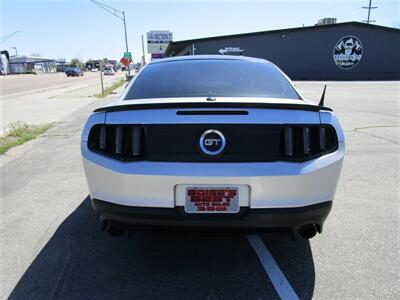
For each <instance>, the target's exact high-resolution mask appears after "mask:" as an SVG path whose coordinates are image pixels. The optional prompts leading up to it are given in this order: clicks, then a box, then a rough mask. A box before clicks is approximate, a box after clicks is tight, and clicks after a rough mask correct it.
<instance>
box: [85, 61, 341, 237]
mask: <svg viewBox="0 0 400 300" xmlns="http://www.w3.org/2000/svg"><path fill="white" fill-rule="evenodd" d="M323 102H324V101H323V97H322V98H321V101H320V103H319V105H316V104H314V103H313V102H311V101H310V100H307V99H305V98H304V97H303V96H301V94H300V93H299V91H297V90H296V88H295V87H294V85H293V83H292V82H291V81H290V79H289V78H288V77H287V76H286V75H285V74H284V73H283V72H282V71H281V70H280V69H279V68H278V67H276V66H275V65H274V64H272V63H270V62H268V61H265V60H261V59H255V58H248V57H242V56H223V57H222V56H201V55H198V56H197V55H196V56H187V57H176V58H168V59H163V60H160V61H154V62H151V63H149V64H148V65H146V66H145V67H143V69H142V70H141V72H140V73H138V75H137V76H135V77H134V78H133V79H132V80H131V81H130V82H129V84H128V86H127V87H126V89H125V91H124V93H123V94H122V96H121V98H120V99H119V100H118V101H116V102H114V103H112V104H111V105H108V106H104V107H100V108H98V109H96V110H95V111H94V113H93V114H92V115H91V116H90V117H89V119H88V121H87V123H86V125H85V127H84V129H83V133H82V139H81V151H82V156H83V165H84V170H85V174H86V179H87V183H88V186H89V191H90V197H91V201H92V205H93V207H94V209H95V210H96V211H97V212H98V213H99V215H100V219H101V222H102V224H103V228H107V231H108V232H109V233H112V234H120V233H121V232H123V230H125V229H129V228H131V227H132V226H135V225H137V224H153V225H160V226H189V227H198V226H205V227H214V228H246V229H255V228H261V229H270V228H286V229H288V230H290V231H292V232H295V233H298V234H300V235H301V236H303V237H304V238H311V237H313V236H314V235H315V234H316V233H317V232H319V233H321V232H322V228H323V224H324V221H325V219H326V218H327V216H328V214H329V212H330V210H331V207H332V200H333V198H334V194H335V190H336V185H337V183H338V179H339V175H340V171H341V166H342V161H343V157H344V149H345V140H344V134H343V130H342V128H341V126H340V125H339V122H338V120H337V118H336V117H335V115H334V113H333V112H332V110H331V109H330V108H328V107H325V106H324V104H323Z"/></svg>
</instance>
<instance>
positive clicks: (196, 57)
mask: <svg viewBox="0 0 400 300" xmlns="http://www.w3.org/2000/svg"><path fill="white" fill-rule="evenodd" d="M188 60H189V61H192V60H238V61H247V62H258V63H269V64H272V63H271V62H270V61H268V60H266V59H262V58H256V57H250V56H236V55H186V56H174V57H168V58H162V59H158V60H154V61H152V62H150V63H149V64H159V63H165V62H173V61H188Z"/></svg>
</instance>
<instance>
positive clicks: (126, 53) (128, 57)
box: [124, 52, 132, 60]
mask: <svg viewBox="0 0 400 300" xmlns="http://www.w3.org/2000/svg"><path fill="white" fill-rule="evenodd" d="M124 58H126V59H129V60H131V59H132V53H131V52H124Z"/></svg>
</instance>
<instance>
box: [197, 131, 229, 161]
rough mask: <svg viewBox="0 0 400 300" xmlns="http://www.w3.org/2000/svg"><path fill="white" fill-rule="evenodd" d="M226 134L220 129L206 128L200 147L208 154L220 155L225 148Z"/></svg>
mask: <svg viewBox="0 0 400 300" xmlns="http://www.w3.org/2000/svg"><path fill="white" fill-rule="evenodd" d="M225 142H226V141H225V136H224V135H223V134H222V133H221V132H220V131H218V130H215V129H209V130H206V131H205V132H204V133H203V134H202V135H201V137H200V149H201V151H202V152H203V153H205V154H207V155H218V154H220V153H221V152H222V151H224V149H225Z"/></svg>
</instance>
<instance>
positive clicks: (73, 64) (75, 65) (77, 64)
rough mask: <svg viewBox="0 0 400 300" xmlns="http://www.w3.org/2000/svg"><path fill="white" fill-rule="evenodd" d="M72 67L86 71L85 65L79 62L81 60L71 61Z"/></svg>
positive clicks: (74, 59)
mask: <svg viewBox="0 0 400 300" xmlns="http://www.w3.org/2000/svg"><path fill="white" fill-rule="evenodd" d="M69 65H70V66H71V67H78V68H80V69H82V70H84V69H85V65H84V64H83V63H82V62H81V61H80V60H79V58H73V59H71V62H70V64H69Z"/></svg>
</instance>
